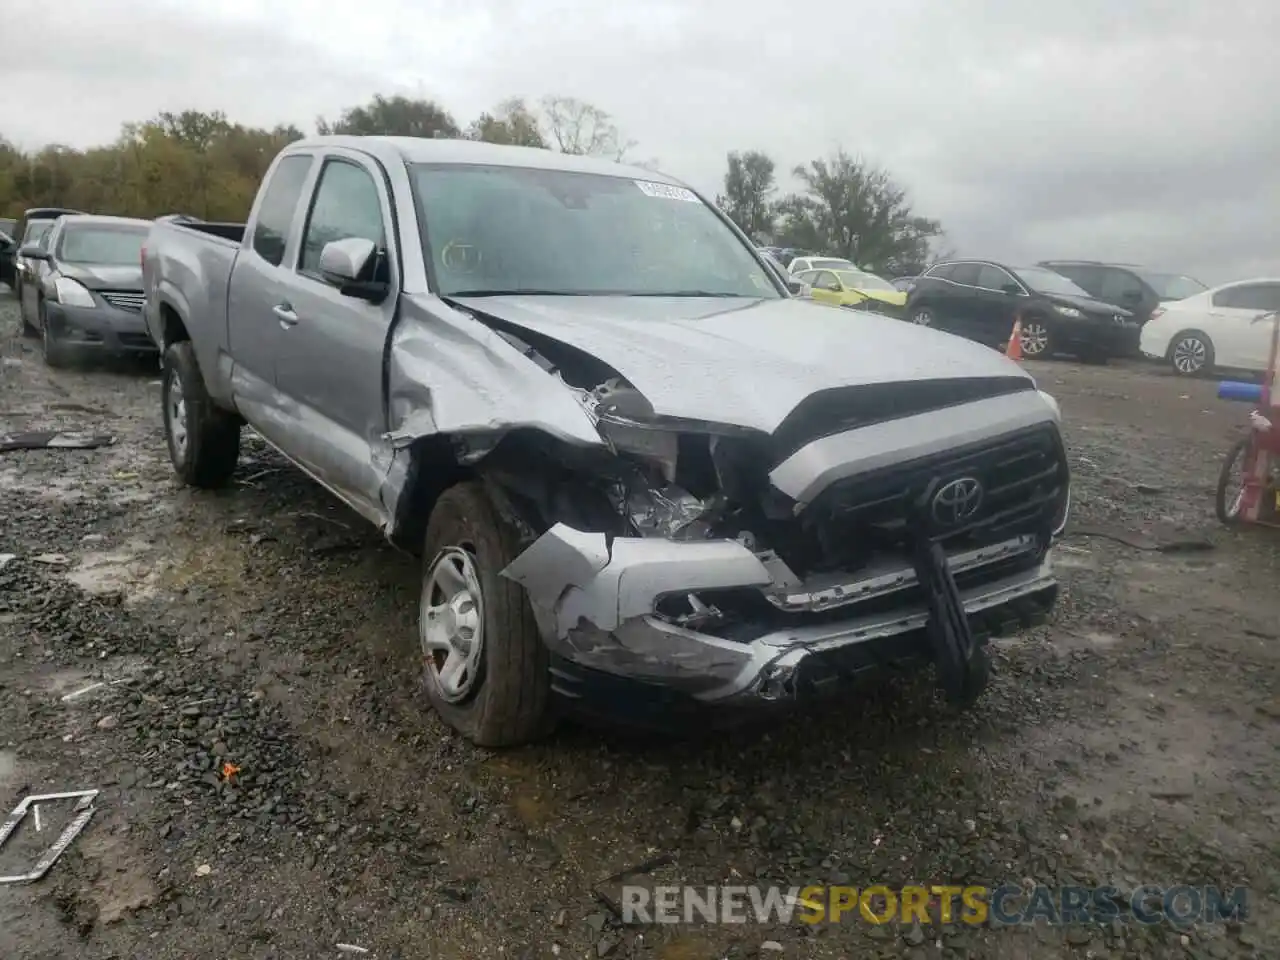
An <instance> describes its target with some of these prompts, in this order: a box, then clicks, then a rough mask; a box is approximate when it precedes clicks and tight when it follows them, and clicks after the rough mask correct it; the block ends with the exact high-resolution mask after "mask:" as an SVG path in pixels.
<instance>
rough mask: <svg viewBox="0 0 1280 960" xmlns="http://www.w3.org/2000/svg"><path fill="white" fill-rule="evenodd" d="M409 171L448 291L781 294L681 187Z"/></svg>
mask: <svg viewBox="0 0 1280 960" xmlns="http://www.w3.org/2000/svg"><path fill="white" fill-rule="evenodd" d="M410 170H411V173H412V178H413V185H414V193H415V196H416V200H417V203H418V206H419V223H422V224H426V229H425V231H424V236H423V246H424V247H425V248H426V250H427V251H428V256H429V257H430V258H431V263H432V265H433V266H434V269H435V275H436V279H437V282H438V285H439V289H440V293H441V294H443V295H445V296H450V295H453V296H465V295H468V294H471V295H478V294H491V295H496V294H520V293H525V294H537V293H542V294H556V295H567V296H573V295H592V294H597V295H607V294H614V295H629V296H716V297H752V298H767V299H778V298H780V297H781V296H782V294H781V293H780V291H779V290H778V288H777V285H776V284H775V282H774V281H773V280H771V279H770V276H769V273H768V271H767V270H766V269H765V267H764V266H762V265H761V264H760V262H759V261H758V260H757V259H756V258H755V257H754V256H752V253H751V250H750V249H749V248H748V247H747V245H746V244H744V243H743V242H742V241H741V240H739V239H738V237H737V236H736V235H735V234H734V233H733V231H732V230H730V229H729V227H728V226H726V225H725V223H724V222H723V221H722V220H721V219H720V217H719V216H718V215H717V214H716V212H715V211H714V210H712V209H711V208H710V207H708V206H707V205H706V204H704V203H703V202H702V201H701V200H699V199H698V197H697V195H696V194H694V193H692V192H691V191H689V190H686V189H685V188H683V187H673V186H669V185H667V184H661V183H652V182H649V181H643V180H632V179H630V178H626V177H614V176H604V175H601V174H593V173H574V172H567V171H560V170H540V169H530V168H525V167H502V166H479V165H470V164H468V165H454V164H412V165H411V166H410Z"/></svg>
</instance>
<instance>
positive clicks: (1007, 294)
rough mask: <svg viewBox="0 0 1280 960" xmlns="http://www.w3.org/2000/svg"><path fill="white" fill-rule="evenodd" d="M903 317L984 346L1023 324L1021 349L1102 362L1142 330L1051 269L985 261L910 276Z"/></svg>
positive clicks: (1131, 345) (1124, 352)
mask: <svg viewBox="0 0 1280 960" xmlns="http://www.w3.org/2000/svg"><path fill="white" fill-rule="evenodd" d="M906 316H907V319H908V320H910V321H911V322H912V323H918V324H920V325H922V326H929V327H937V328H938V329H940V330H946V331H949V332H951V333H958V334H960V335H961V336H964V337H968V338H969V339H970V340H977V341H978V342H979V343H985V344H988V345H989V346H998V345H1000V344H1002V343H1005V342H1006V341H1007V340H1008V339H1009V334H1010V332H1011V331H1012V330H1013V323H1014V320H1021V321H1022V353H1023V355H1024V356H1026V357H1047V356H1049V355H1050V354H1054V353H1059V352H1061V353H1071V354H1075V355H1076V356H1077V357H1079V358H1080V359H1082V360H1087V361H1091V362H1095V361H1096V362H1105V361H1106V360H1107V359H1108V358H1110V357H1115V356H1129V355H1132V354H1133V353H1134V352H1135V351H1136V350H1137V346H1138V334H1139V332H1140V330H1141V327H1140V326H1139V325H1138V324H1137V323H1135V322H1134V321H1133V318H1132V314H1130V313H1129V311H1127V310H1121V309H1118V308H1116V307H1114V306H1112V305H1111V304H1108V303H1103V302H1102V301H1100V300H1096V299H1094V298H1093V297H1091V296H1089V294H1088V293H1086V292H1085V291H1084V290H1081V289H1080V288H1079V287H1077V286H1076V285H1075V284H1074V283H1072V282H1071V281H1070V280H1068V279H1067V278H1066V277H1064V276H1063V275H1062V274H1060V273H1056V272H1054V271H1053V270H1050V269H1049V268H1048V267H1010V266H1005V265H1004V264H1000V263H994V262H993V261H990V260H946V261H943V262H941V263H935V264H934V265H933V266H931V267H930V268H929V269H928V270H926V271H925V272H924V273H923V274H922V275H921V276H920V277H918V278H917V279H916V280H915V284H914V286H913V287H912V288H911V293H910V294H909V295H908V297H907V307H906Z"/></svg>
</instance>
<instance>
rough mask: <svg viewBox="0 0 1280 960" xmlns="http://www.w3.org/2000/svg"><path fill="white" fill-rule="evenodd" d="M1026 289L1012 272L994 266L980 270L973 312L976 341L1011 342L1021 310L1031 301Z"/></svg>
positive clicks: (982, 267)
mask: <svg viewBox="0 0 1280 960" xmlns="http://www.w3.org/2000/svg"><path fill="white" fill-rule="evenodd" d="M1022 290H1023V288H1022V284H1020V283H1019V282H1018V281H1017V280H1015V279H1014V278H1013V275H1012V274H1010V273H1009V271H1007V270H1004V269H1002V268H1000V267H997V266H994V265H993V264H990V263H984V264H983V265H982V266H981V267H980V268H979V270H978V282H977V284H976V289H975V290H974V293H973V305H972V312H971V316H972V317H973V334H972V336H973V338H974V339H975V340H977V341H979V342H980V343H988V344H999V343H1004V342H1005V341H1007V340H1008V339H1009V334H1010V333H1012V332H1013V322H1014V320H1015V319H1017V314H1018V308H1019V307H1020V306H1021V305H1022V304H1023V303H1025V302H1026V300H1027V297H1026V296H1025V295H1024V294H1023V293H1022Z"/></svg>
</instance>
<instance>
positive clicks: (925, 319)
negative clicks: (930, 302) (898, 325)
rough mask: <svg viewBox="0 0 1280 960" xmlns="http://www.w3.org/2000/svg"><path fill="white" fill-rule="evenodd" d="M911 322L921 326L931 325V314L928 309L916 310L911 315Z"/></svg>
mask: <svg viewBox="0 0 1280 960" xmlns="http://www.w3.org/2000/svg"><path fill="white" fill-rule="evenodd" d="M911 322H912V323H914V324H916V325H917V326H921V327H931V326H933V314H931V313H930V312H929V311H928V310H917V311H916V312H915V313H914V314H913V315H912V317H911Z"/></svg>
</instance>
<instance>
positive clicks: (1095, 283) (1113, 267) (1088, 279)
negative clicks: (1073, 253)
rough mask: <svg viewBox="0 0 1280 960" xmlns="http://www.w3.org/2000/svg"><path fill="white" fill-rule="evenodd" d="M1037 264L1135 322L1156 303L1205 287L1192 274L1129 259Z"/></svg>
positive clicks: (1144, 317)
mask: <svg viewBox="0 0 1280 960" xmlns="http://www.w3.org/2000/svg"><path fill="white" fill-rule="evenodd" d="M1040 266H1042V267H1048V268H1049V269H1050V270H1054V271H1057V272H1058V273H1060V274H1062V275H1063V276H1064V277H1066V278H1067V279H1068V280H1070V281H1071V282H1072V283H1074V284H1075V285H1076V286H1077V287H1080V288H1081V289H1082V290H1086V291H1088V293H1089V295H1090V296H1092V297H1096V298H1097V299H1099V300H1102V301H1103V302H1105V303H1113V304H1115V305H1116V306H1117V307H1124V309H1126V310H1128V311H1130V312H1132V313H1133V319H1134V320H1136V321H1137V322H1138V323H1139V324H1144V323H1146V322H1147V321H1148V320H1150V319H1151V313H1152V311H1154V310H1155V309H1156V308H1157V307H1158V306H1160V304H1162V303H1167V302H1169V301H1170V300H1185V299H1186V298H1187V297H1194V296H1195V295H1196V294H1197V293H1204V292H1205V291H1206V290H1208V289H1209V288H1208V287H1206V286H1205V285H1204V284H1203V283H1201V282H1200V281H1199V280H1196V279H1195V278H1193V277H1186V276H1182V275H1181V274H1177V273H1163V272H1161V271H1158V270H1148V269H1147V268H1146V267H1139V266H1135V265H1134V264H1131V263H1099V262H1097V261H1095V260H1041V261H1040Z"/></svg>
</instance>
